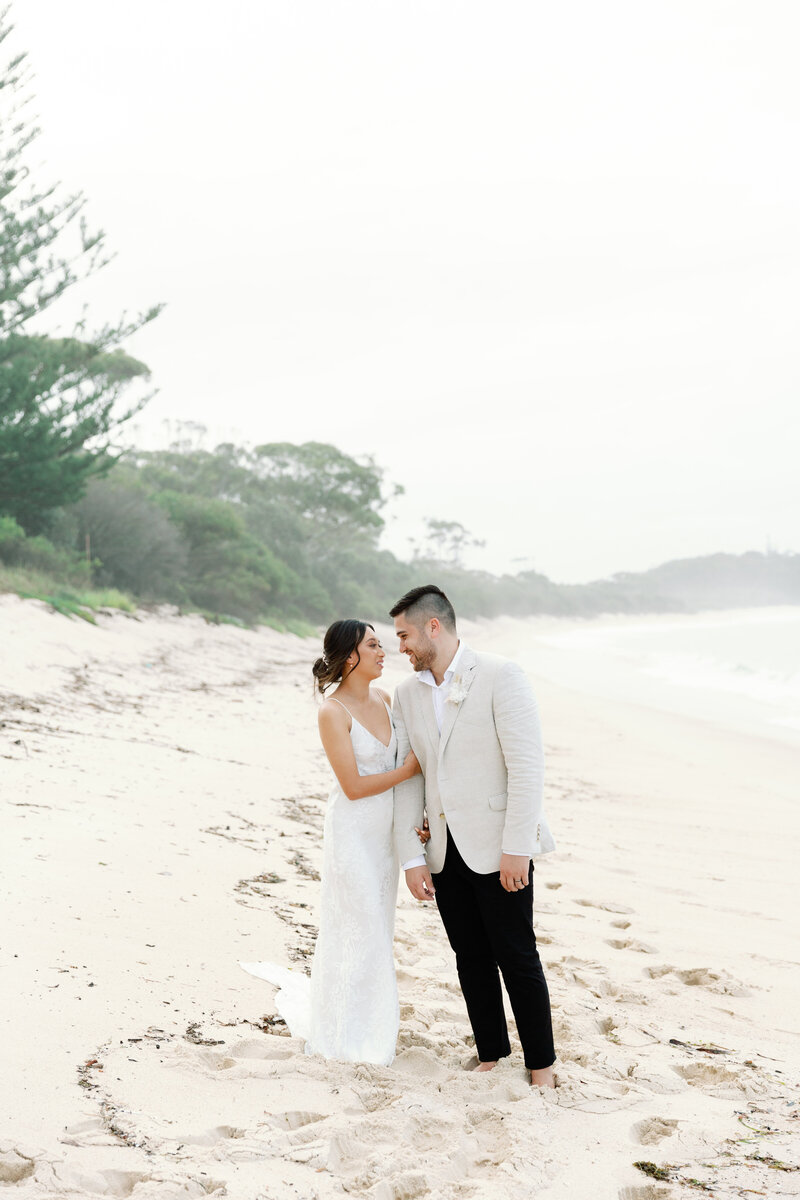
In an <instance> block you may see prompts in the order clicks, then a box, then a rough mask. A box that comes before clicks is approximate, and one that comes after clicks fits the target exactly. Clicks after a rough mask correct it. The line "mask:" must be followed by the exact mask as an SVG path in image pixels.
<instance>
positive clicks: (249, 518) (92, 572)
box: [0, 12, 800, 625]
mask: <svg viewBox="0 0 800 1200" xmlns="http://www.w3.org/2000/svg"><path fill="white" fill-rule="evenodd" d="M10 34H11V26H10V24H9V21H8V18H7V13H6V12H3V13H2V14H0V53H4V52H6V47H7V41H8V38H9V36H10ZM29 100H30V79H29V69H28V63H27V58H26V56H25V55H24V54H21V53H19V54H14V53H11V52H9V53H8V57H7V58H6V61H5V64H4V66H3V67H2V70H1V71H0V590H4V589H5V590H16V591H20V592H22V593H23V594H31V595H39V596H45V597H47V598H49V599H50V600H51V601H52V602H53V603H54V604H55V605H56V606H57V607H60V608H62V609H63V610H64V611H75V612H80V613H81V614H84V615H85V613H86V609H87V607H91V606H92V605H93V604H94V605H97V604H102V603H112V604H118V605H125V604H128V605H131V604H132V603H133V602H134V601H137V602H143V603H159V602H165V601H166V602H170V603H173V604H177V605H179V606H181V607H183V608H186V609H192V610H198V611H201V612H204V613H206V614H207V615H209V616H210V617H212V618H214V619H218V620H236V621H242V622H247V623H255V622H258V621H272V622H273V623H274V622H278V623H283V624H290V625H291V623H292V622H298V621H303V622H311V623H314V624H317V623H321V622H326V621H329V620H330V619H332V618H334V617H337V616H343V615H365V616H367V617H373V618H380V617H381V616H383V615H385V614H386V612H387V611H388V609H389V608H390V607H391V605H392V604H393V603H394V601H395V600H396V599H397V597H398V596H399V595H401V594H402V593H403V592H405V591H407V590H408V588H409V587H411V586H414V585H415V584H418V583H420V582H425V581H428V580H435V581H436V582H437V583H439V584H440V586H442V587H444V588H445V590H446V591H447V592H448V593H449V594H450V595H451V596H452V598H453V601H454V603H455V604H456V607H457V609H458V610H459V611H460V612H462V613H463V614H464V615H465V616H479V615H485V616H491V615H495V614H498V613H507V614H512V615H520V616H524V615H528V614H531V613H556V614H576V613H577V614H585V615H590V614H593V613H596V612H608V611H617V612H620V611H654V610H660V611H663V610H665V609H667V610H669V609H681V608H686V607H693V606H694V607H699V606H704V605H705V606H714V605H719V604H725V603H778V602H782V603H791V602H797V601H798V600H800V556H792V555H789V556H780V555H767V556H764V555H755V556H740V557H739V558H738V559H737V558H736V557H735V556H716V557H714V558H711V559H708V560H696V561H695V562H694V563H688V564H687V563H684V564H681V563H674V564H668V565H667V566H665V567H663V568H659V569H658V570H657V571H654V572H650V573H645V574H643V575H619V576H615V577H614V578H613V579H611V580H605V581H599V582H597V583H594V584H586V585H573V586H567V585H558V584H555V583H553V582H552V581H550V580H549V579H547V578H546V577H545V576H544V575H541V574H539V573H537V572H535V571H523V572H521V573H519V574H517V575H513V576H512V575H505V576H502V577H499V578H498V577H495V576H493V575H489V574H487V573H485V572H480V571H469V570H466V569H464V568H463V566H462V565H461V555H462V553H463V551H464V549H465V548H467V547H468V546H469V544H470V543H471V542H474V539H472V538H471V537H470V535H469V533H468V532H467V531H466V530H465V529H464V528H463V527H462V526H461V525H460V524H458V523H457V522H453V521H445V520H442V519H440V518H436V517H432V518H431V519H430V520H429V521H428V540H427V544H426V546H425V547H423V548H421V549H419V550H418V551H417V552H416V554H415V555H414V557H413V559H412V560H411V561H409V562H403V561H401V560H399V559H398V558H397V557H396V556H395V555H393V554H391V553H390V552H389V551H387V550H385V549H382V548H381V545H380V538H381V532H382V530H383V527H384V518H383V516H382V512H383V510H384V508H385V506H386V504H387V502H388V501H389V499H390V498H391V496H392V494H394V493H396V492H397V491H398V489H396V488H395V489H392V488H391V487H390V486H389V485H388V484H387V482H386V480H385V478H384V475H383V472H382V471H381V469H380V468H379V466H378V465H377V464H376V463H375V462H374V461H372V460H370V459H364V460H359V459H356V458H353V457H351V456H350V455H348V454H346V453H345V452H344V451H342V450H341V449H338V448H337V447H335V446H331V445H327V444H324V443H319V442H307V443H305V444H302V445H293V444H289V443H267V444H264V445H260V446H256V447H254V448H250V447H242V446H234V445H232V444H224V445H220V446H217V447H216V448H215V449H213V450H206V449H204V448H202V446H201V445H200V444H198V442H197V440H196V439H194V440H193V439H192V438H191V437H184V438H183V440H178V441H177V442H175V444H173V445H172V446H171V447H170V448H169V449H167V450H162V451H151V452H144V451H128V452H127V453H125V454H122V453H121V452H120V450H119V448H118V447H117V445H116V440H117V438H118V434H119V431H120V429H121V428H122V427H123V426H124V424H125V422H126V421H128V420H130V418H131V417H132V416H133V415H134V414H135V413H136V412H138V411H140V409H141V408H142V406H143V405H144V404H145V403H146V402H147V400H148V398H149V395H150V393H149V391H148V386H149V375H150V372H149V370H148V368H147V366H146V364H144V363H142V362H140V361H139V360H138V359H136V358H134V357H132V356H131V355H129V354H128V353H127V352H126V351H125V349H124V343H125V342H127V341H128V339H129V338H130V337H131V336H132V335H133V334H134V333H136V332H137V331H138V330H139V329H141V328H142V327H143V326H144V325H146V324H148V323H149V322H150V321H153V320H155V319H156V318H157V317H158V314H159V312H160V306H159V305H157V304H156V305H153V306H152V307H150V308H149V309H148V310H147V311H145V312H144V313H142V314H140V315H139V316H138V317H136V318H134V319H128V318H124V317H121V318H118V319H116V320H112V321H110V322H101V323H99V324H95V325H94V326H90V324H89V321H88V319H87V318H85V317H83V318H82V319H81V320H79V321H78V322H77V323H75V325H74V327H73V328H72V329H71V330H70V332H69V334H67V335H66V336H65V335H64V334H63V332H62V331H61V330H60V328H59V327H58V326H56V325H54V324H53V309H54V308H56V311H57V306H58V304H59V302H60V301H61V300H62V298H63V297H64V295H65V293H68V292H70V291H71V289H73V288H76V287H79V285H83V284H85V283H86V281H87V280H89V279H90V278H91V277H92V275H93V274H94V273H95V272H96V271H98V270H99V269H101V268H102V266H103V265H104V264H105V263H106V262H107V261H108V257H109V254H108V251H107V247H106V239H105V235H104V234H103V233H102V231H97V230H95V231H92V230H90V229H89V228H88V226H87V223H86V221H85V219H84V212H83V210H84V206H85V199H84V197H83V196H82V195H81V194H80V193H78V194H69V195H64V194H62V191H61V189H60V188H59V187H58V185H52V184H45V185H41V184H38V183H37V182H36V180H35V179H34V178H33V176H32V174H31V172H30V169H29V166H28V155H29V150H30V146H31V144H32V142H34V141H35V139H36V137H37V135H38V129H37V127H36V125H35V123H34V122H32V121H31V119H30V118H29V116H28V115H27V114H28V111H29V103H28V102H29ZM48 328H49V332H48ZM525 549H528V547H525ZM126 596H127V597H128V599H126ZM726 598H727V599H726Z"/></svg>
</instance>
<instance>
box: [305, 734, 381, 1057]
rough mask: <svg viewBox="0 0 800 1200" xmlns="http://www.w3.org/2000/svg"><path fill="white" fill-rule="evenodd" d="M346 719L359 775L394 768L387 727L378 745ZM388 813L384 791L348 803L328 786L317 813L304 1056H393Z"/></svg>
mask: <svg viewBox="0 0 800 1200" xmlns="http://www.w3.org/2000/svg"><path fill="white" fill-rule="evenodd" d="M351 720H352V727H351V729H350V740H351V741H352V743H353V753H354V754H355V758H356V765H357V766H358V773H359V775H378V774H381V773H383V772H384V771H392V770H394V767H395V761H396V758H397V738H396V736H395V732H394V724H393V723H392V727H391V728H392V733H391V737H390V739H389V744H388V746H386V745H384V744H383V742H381V741H380V739H379V738H377V737H375V736H374V734H371V733H370V732H369V730H368V729H365V728H364V726H363V725H361V724H360V723H359V722H358V721H357V720H356V719H355V717H352V716H351ZM390 720H391V713H390ZM392 818H393V795H392V791H391V790H389V791H388V792H381V794H380V795H378V796H367V797H365V798H364V799H363V800H348V799H347V796H345V794H344V792H343V791H342V789H341V787H340V786H339V784H338V783H336V784H334V787H333V790H332V792H331V794H330V797H329V798H328V808H327V811H326V814H325V833H324V847H323V859H322V894H321V896H320V909H319V914H320V920H319V937H318V939H317V945H316V949H315V951H314V961H313V964H312V966H311V1024H310V1031H309V1038H308V1042H307V1044H306V1052H307V1053H308V1054H322V1055H324V1057H325V1058H338V1059H343V1060H345V1061H347V1062H371V1063H383V1064H388V1063H390V1062H391V1061H392V1059H393V1058H394V1052H395V1044H396V1042H397V1030H398V1026H399V1020H400V1017H399V1006H398V1001H397V980H396V978H395V971H394V954H393V949H392V946H393V941H394V914H395V907H396V904H397V877H398V863H397V856H396V854H395V849H394V841H393V837H392Z"/></svg>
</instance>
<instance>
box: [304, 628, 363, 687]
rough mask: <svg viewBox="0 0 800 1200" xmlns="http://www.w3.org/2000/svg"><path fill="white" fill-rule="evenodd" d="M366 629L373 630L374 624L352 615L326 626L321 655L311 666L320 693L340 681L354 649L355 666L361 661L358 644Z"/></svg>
mask: <svg viewBox="0 0 800 1200" xmlns="http://www.w3.org/2000/svg"><path fill="white" fill-rule="evenodd" d="M368 629H371V630H372V632H373V633H374V632H375V626H374V625H370V623H369V621H356V620H355V619H354V618H352V617H348V618H347V620H345V621H334V622H333V624H332V625H331V626H329V627H328V629H327V630H326V632H325V638H324V640H323V643H322V657H321V658H318V659H317V661H316V662H315V663H314V665H313V667H312V668H311V673H312V675H313V676H314V678H315V679H316V681H317V682H316V688H317V690H318V691H319V693H320V695H323V696H324V695H325V692H326V690H327V689H328V688H329V687H330V686H331V684H334V683H340V682H341V678H342V672H343V671H344V667H345V664H346V662H347V660H348V658H349V657H350V655H351V654H352V653H353V651H354V650H355V652H356V654H357V655H358V662H357V663H356V666H358V663H359V662H361V655H360V654H359V653H358V646H359V643H360V642H362V641H363V640H364V635H365V633H366V632H367V630H368Z"/></svg>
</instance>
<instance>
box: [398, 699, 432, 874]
mask: <svg viewBox="0 0 800 1200" xmlns="http://www.w3.org/2000/svg"><path fill="white" fill-rule="evenodd" d="M393 715H394V727H395V732H396V734H397V762H398V765H400V764H401V763H402V762H403V760H404V759H405V757H406V755H407V754H408V752H409V750H410V749H411V748H412V747H411V743H410V740H409V736H408V729H407V726H406V720H405V715H404V713H403V698H402V694H401V692H400V689H399V688H398V690H397V692H396V693H395V697H394V707H393ZM424 810H425V780H424V778H423V777H422V775H415V776H414V777H413V779H406V780H405V782H403V783H399V784H398V785H397V786H396V787H395V789H394V843H395V848H396V850H397V857H398V859H399V860H400V862H401V863H405V862H410V861H411V860H412V858H419V856H420V854H424V853H425V851H424V848H423V846H422V845H421V843H420V840H419V838H418V837H417V835H416V833H415V832H414V826H415V825H416V826H417V828H418V829H421V828H422V821H423V814H424Z"/></svg>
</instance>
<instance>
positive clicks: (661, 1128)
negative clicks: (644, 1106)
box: [631, 1117, 678, 1146]
mask: <svg viewBox="0 0 800 1200" xmlns="http://www.w3.org/2000/svg"><path fill="white" fill-rule="evenodd" d="M677 1128H678V1122H677V1121H676V1120H674V1119H673V1118H672V1117H647V1119H646V1120H644V1121H637V1122H636V1124H635V1125H634V1126H633V1128H632V1129H631V1137H632V1138H633V1140H634V1141H635V1142H638V1144H639V1145H640V1146H655V1145H657V1144H658V1143H659V1142H661V1141H663V1140H664V1138H668V1137H672V1135H673V1134H674V1133H675V1130H676V1129H677Z"/></svg>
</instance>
